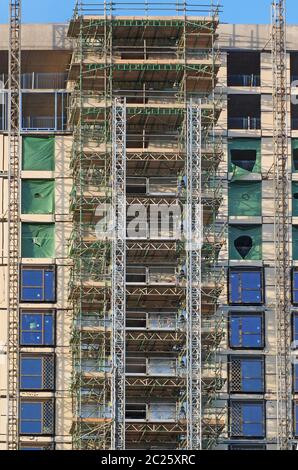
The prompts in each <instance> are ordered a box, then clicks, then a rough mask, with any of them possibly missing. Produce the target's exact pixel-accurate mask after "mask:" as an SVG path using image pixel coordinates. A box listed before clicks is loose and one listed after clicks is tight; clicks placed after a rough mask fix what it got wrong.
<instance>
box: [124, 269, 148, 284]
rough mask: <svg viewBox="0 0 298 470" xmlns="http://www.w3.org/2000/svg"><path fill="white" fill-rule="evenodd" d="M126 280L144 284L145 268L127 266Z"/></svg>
mask: <svg viewBox="0 0 298 470" xmlns="http://www.w3.org/2000/svg"><path fill="white" fill-rule="evenodd" d="M126 282H136V283H142V284H144V283H145V282H146V269H145V268H134V267H128V268H127V270H126Z"/></svg>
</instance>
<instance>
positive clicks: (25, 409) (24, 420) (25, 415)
mask: <svg viewBox="0 0 298 470" xmlns="http://www.w3.org/2000/svg"><path fill="white" fill-rule="evenodd" d="M53 413H54V408H53V402H52V401H51V400H46V401H37V402H33V401H22V402H21V406H20V433H21V434H50V433H52V431H53V422H54V414H53Z"/></svg>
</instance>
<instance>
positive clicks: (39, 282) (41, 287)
mask: <svg viewBox="0 0 298 470" xmlns="http://www.w3.org/2000/svg"><path fill="white" fill-rule="evenodd" d="M55 274H56V273H55V266H48V267H31V266H30V267H29V266H22V268H21V301H22V302H55V300H56V279H55V277H56V276H55Z"/></svg>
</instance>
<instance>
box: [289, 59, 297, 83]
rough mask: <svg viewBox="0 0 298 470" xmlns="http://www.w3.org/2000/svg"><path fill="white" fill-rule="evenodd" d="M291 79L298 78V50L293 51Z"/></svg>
mask: <svg viewBox="0 0 298 470" xmlns="http://www.w3.org/2000/svg"><path fill="white" fill-rule="evenodd" d="M290 59H291V81H292V82H294V81H296V80H298V52H291V54H290Z"/></svg>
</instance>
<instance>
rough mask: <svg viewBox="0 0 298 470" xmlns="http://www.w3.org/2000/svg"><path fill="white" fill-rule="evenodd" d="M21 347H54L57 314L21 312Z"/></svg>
mask: <svg viewBox="0 0 298 470" xmlns="http://www.w3.org/2000/svg"><path fill="white" fill-rule="evenodd" d="M20 327H21V328H20V344H21V346H54V344H55V313H54V312H51V311H49V312H26V311H22V312H21V321H20Z"/></svg>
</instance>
